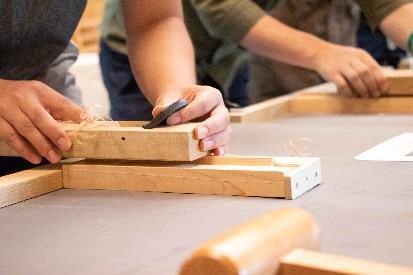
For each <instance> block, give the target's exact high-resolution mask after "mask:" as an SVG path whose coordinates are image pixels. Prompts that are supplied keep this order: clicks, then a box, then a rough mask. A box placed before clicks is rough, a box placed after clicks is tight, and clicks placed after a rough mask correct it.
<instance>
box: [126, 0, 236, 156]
mask: <svg viewBox="0 0 413 275" xmlns="http://www.w3.org/2000/svg"><path fill="white" fill-rule="evenodd" d="M123 14H124V17H125V26H126V31H127V43H128V52H129V59H130V62H131V66H132V69H133V71H134V75H135V78H136V80H137V82H138V83H139V86H140V88H141V89H142V91H143V93H144V94H145V96H146V97H147V98H148V100H149V101H150V102H151V103H152V104H153V105H155V108H154V110H153V114H154V115H156V114H158V113H159V112H160V111H161V110H162V109H163V108H165V106H167V105H168V104H170V103H172V102H173V101H175V100H177V99H179V98H184V99H186V100H188V101H189V102H190V104H189V105H188V106H187V107H185V108H184V109H182V110H181V111H180V112H178V113H177V114H175V115H173V116H171V117H170V118H169V119H168V124H170V125H173V124H178V123H183V122H187V121H190V120H193V119H196V118H200V117H204V116H209V117H208V118H207V119H206V120H204V121H203V122H202V123H201V124H200V126H198V127H197V129H196V131H195V136H196V137H197V138H198V139H199V140H201V141H200V147H201V149H202V150H205V151H207V150H214V153H215V154H218V155H220V154H223V153H224V151H225V147H226V146H227V144H228V142H229V138H230V132H231V129H230V127H229V113H228V110H227V109H226V108H225V105H224V102H223V99H222V95H221V93H220V92H219V91H218V90H216V89H214V88H212V87H207V86H197V85H195V84H196V76H195V61H194V50H193V47H192V44H191V40H190V38H189V35H188V33H187V31H186V28H185V24H184V21H183V14H182V7H181V1H179V0H174V1H173V0H169V1H155V2H154V1H152V0H139V1H136V0H125V1H123ZM136 108H139V106H136Z"/></svg>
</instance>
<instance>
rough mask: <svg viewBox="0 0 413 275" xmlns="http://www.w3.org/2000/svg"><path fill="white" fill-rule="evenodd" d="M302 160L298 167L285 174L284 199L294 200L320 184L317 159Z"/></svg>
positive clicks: (319, 169)
mask: <svg viewBox="0 0 413 275" xmlns="http://www.w3.org/2000/svg"><path fill="white" fill-rule="evenodd" d="M304 160H305V158H302V162H301V163H300V166H299V167H297V168H296V169H294V170H292V171H291V172H287V173H286V174H285V176H286V178H285V186H284V188H285V194H286V199H290V200H294V199H296V198H298V197H300V196H302V195H304V194H305V193H307V192H309V191H310V190H312V189H313V188H314V187H316V186H317V185H319V184H321V182H322V174H321V161H320V159H319V158H308V159H306V160H305V161H304Z"/></svg>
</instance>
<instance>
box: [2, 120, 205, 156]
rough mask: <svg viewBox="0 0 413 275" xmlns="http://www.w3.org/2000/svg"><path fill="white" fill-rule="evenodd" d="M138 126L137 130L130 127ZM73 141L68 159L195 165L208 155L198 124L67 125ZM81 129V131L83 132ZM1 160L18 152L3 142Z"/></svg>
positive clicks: (66, 128) (99, 123)
mask: <svg viewBox="0 0 413 275" xmlns="http://www.w3.org/2000/svg"><path fill="white" fill-rule="evenodd" d="M134 123H135V124H136V125H137V126H136V127H131V126H130V125H132V124H134ZM63 125H64V128H65V130H66V131H67V132H68V133H69V135H70V136H71V137H72V141H73V146H72V148H71V150H70V151H68V152H66V153H64V154H63V156H64V157H68V158H90V159H139V160H169V161H192V160H195V159H198V158H201V157H203V156H205V155H207V152H202V151H201V150H200V149H199V143H198V140H196V139H195V138H194V135H193V130H194V128H195V127H196V125H197V124H196V123H188V124H183V125H177V126H169V127H161V128H156V129H143V128H142V127H139V126H138V125H142V123H141V122H128V123H123V122H122V123H120V125H121V126H120V127H114V126H113V122H97V123H95V124H93V125H89V126H87V127H85V128H79V125H78V124H75V123H64V124H63ZM79 129H80V130H79ZM0 155H1V156H16V155H17V154H16V152H14V151H13V150H12V149H10V148H9V147H8V146H7V145H6V144H4V143H1V142H0Z"/></svg>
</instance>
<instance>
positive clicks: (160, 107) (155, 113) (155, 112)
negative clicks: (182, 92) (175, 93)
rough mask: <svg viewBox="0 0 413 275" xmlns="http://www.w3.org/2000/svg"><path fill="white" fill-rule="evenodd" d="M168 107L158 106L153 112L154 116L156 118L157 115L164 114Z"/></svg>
mask: <svg viewBox="0 0 413 275" xmlns="http://www.w3.org/2000/svg"><path fill="white" fill-rule="evenodd" d="M167 107H168V104H159V105H156V106H155V107H154V108H153V110H152V116H153V117H156V116H157V115H159V113H160V112H162V111H163V110H165V109H166V108H167Z"/></svg>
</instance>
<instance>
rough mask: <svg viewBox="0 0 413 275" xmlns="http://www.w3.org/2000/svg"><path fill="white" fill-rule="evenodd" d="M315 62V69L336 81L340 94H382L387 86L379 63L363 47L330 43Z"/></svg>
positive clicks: (371, 95)
mask: <svg viewBox="0 0 413 275" xmlns="http://www.w3.org/2000/svg"><path fill="white" fill-rule="evenodd" d="M314 61H315V62H314V69H315V70H316V71H317V72H318V73H319V74H320V75H321V76H322V77H323V78H324V79H325V80H327V81H331V82H334V83H335V84H336V85H337V87H338V92H339V94H341V95H345V96H355V97H363V98H368V97H379V96H380V95H381V94H382V93H384V92H386V91H387V89H388V84H387V81H386V79H385V77H384V75H383V74H382V72H381V69H380V66H379V64H377V62H376V61H375V60H374V59H373V58H372V57H371V56H370V55H369V54H368V53H367V52H365V51H364V50H361V49H357V48H352V47H344V46H338V45H333V44H330V43H329V44H327V47H326V48H323V49H320V50H319V51H318V54H317V56H316V58H315V59H314Z"/></svg>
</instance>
